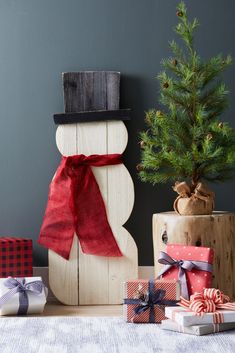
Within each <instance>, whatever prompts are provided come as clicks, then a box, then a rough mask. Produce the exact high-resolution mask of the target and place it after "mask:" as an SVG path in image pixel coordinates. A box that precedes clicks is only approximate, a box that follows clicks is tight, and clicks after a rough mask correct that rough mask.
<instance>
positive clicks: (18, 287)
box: [0, 277, 47, 315]
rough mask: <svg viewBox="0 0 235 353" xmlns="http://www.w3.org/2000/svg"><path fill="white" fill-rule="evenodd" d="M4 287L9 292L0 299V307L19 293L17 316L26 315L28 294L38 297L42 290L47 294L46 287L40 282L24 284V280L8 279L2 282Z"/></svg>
mask: <svg viewBox="0 0 235 353" xmlns="http://www.w3.org/2000/svg"><path fill="white" fill-rule="evenodd" d="M4 285H5V286H6V287H7V288H9V289H10V290H9V291H8V292H7V293H5V294H4V295H3V296H2V297H1V298H0V307H1V306H2V305H4V304H5V303H6V302H7V301H8V300H9V299H11V298H12V297H13V296H14V295H15V294H16V293H19V309H18V313H17V315H25V314H27V311H28V307H29V299H28V293H29V292H31V293H34V294H36V295H39V294H41V293H42V291H43V289H45V291H46V292H47V288H46V286H45V285H44V284H43V282H42V281H32V282H28V283H26V280H25V278H12V277H9V278H7V279H6V281H4Z"/></svg>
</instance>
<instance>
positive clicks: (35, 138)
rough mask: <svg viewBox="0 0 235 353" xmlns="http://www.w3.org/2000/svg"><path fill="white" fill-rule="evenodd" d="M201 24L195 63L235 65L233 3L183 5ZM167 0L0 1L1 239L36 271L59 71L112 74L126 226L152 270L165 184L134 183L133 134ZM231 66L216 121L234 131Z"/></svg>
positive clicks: (226, 203) (168, 11) (152, 101)
mask: <svg viewBox="0 0 235 353" xmlns="http://www.w3.org/2000/svg"><path fill="white" fill-rule="evenodd" d="M186 3H187V5H188V8H189V10H190V11H191V13H192V14H193V15H195V16H197V17H198V18H199V19H200V22H201V25H202V27H201V28H200V29H199V31H198V36H197V46H198V49H199V50H200V53H201V55H202V56H203V57H205V58H207V57H209V56H210V55H213V54H216V53H218V52H222V53H231V54H232V55H233V56H234V57H235V44H234V34H235V21H234V11H235V3H234V1H233V0H216V1H215V0H204V1H197V0H191V1H186ZM176 4H177V1H175V0H0V119H1V120H0V121H1V124H0V146H1V147H0V161H1V172H0V234H1V235H14V236H26V237H31V238H33V239H34V262H35V265H46V263H47V251H46V250H44V249H42V248H41V247H39V246H38V245H37V238H38V234H39V229H40V225H41V222H42V218H43V213H44V209H45V205H46V200H47V191H48V184H49V182H50V179H51V178H52V176H53V173H54V171H55V169H56V167H57V165H58V162H59V160H60V154H59V152H58V151H57V148H56V144H55V130H56V127H55V126H54V124H53V121H52V115H53V113H54V112H62V111H63V100H62V87H61V72H63V71H76V70H87V69H90V70H120V71H121V73H122V92H121V105H122V107H131V108H133V111H134V112H133V118H132V120H131V121H130V122H128V124H127V126H128V130H129V145H128V148H127V150H126V154H125V159H126V165H127V167H128V168H129V170H130V172H131V174H132V176H133V179H134V182H135V188H136V203H135V207H134V210H133V213H132V216H131V218H130V220H129V221H128V224H127V228H128V229H129V230H130V232H131V233H132V234H133V236H134V238H135V239H136V242H137V244H138V248H139V257H140V264H141V265H151V264H152V263H153V255H152V244H151V217H152V213H154V212H161V211H165V210H169V209H171V207H172V202H173V199H174V197H175V195H174V193H173V192H172V191H171V189H170V186H169V185H163V186H156V187H154V188H153V187H152V186H151V185H147V184H142V183H140V181H138V178H137V176H136V171H135V165H136V164H137V163H138V160H139V147H138V144H137V141H138V138H137V135H138V132H139V131H140V130H141V129H142V128H143V127H144V123H143V119H144V111H145V110H147V109H149V108H150V107H155V106H156V105H157V92H158V85H157V81H156V80H154V77H155V76H156V74H157V73H158V71H159V70H160V64H159V63H160V61H161V59H162V58H163V57H165V56H167V55H168V54H169V49H168V44H167V43H168V40H170V39H172V38H173V36H174V34H173V32H172V27H173V25H175V23H176V22H177V19H176V16H175V5H176ZM234 77H235V65H234V66H233V67H232V68H231V69H230V70H229V71H228V72H227V73H226V74H225V80H226V82H227V83H228V86H229V88H230V90H231V92H232V93H231V97H230V100H231V108H230V110H229V111H228V112H227V113H226V114H225V115H224V116H223V119H226V120H229V121H230V122H231V123H232V124H233V126H234V125H235V124H234V120H233V115H234V113H235V100H234V97H235V80H234ZM234 185H235V184H234V183H227V184H225V185H218V186H216V187H215V190H216V193H217V202H216V208H217V209H218V210H232V211H234V210H235V205H234V196H235V190H234Z"/></svg>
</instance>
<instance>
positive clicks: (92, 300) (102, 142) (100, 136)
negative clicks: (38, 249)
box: [77, 122, 109, 305]
mask: <svg viewBox="0 0 235 353" xmlns="http://www.w3.org/2000/svg"><path fill="white" fill-rule="evenodd" d="M106 134H107V123H106V122H99V123H98V122H95V123H82V124H77V146H78V153H79V154H81V153H82V154H85V155H87V156H89V155H91V154H106V153H107V138H106ZM92 171H93V173H94V175H95V178H96V181H97V183H98V185H99V188H100V192H101V194H102V197H103V200H104V203H105V204H107V197H108V194H107V167H92ZM108 265H109V264H108V258H107V257H103V256H94V255H85V254H83V253H82V251H81V248H80V247H79V288H80V290H79V304H80V305H88V304H107V303H108V296H109V293H108V287H109V284H108V281H109V275H108V273H109V272H108V271H109V267H108Z"/></svg>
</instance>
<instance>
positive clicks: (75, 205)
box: [38, 154, 122, 259]
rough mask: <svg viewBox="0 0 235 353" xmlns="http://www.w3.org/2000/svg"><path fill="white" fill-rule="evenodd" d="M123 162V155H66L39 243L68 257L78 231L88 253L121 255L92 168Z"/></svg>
mask: <svg viewBox="0 0 235 353" xmlns="http://www.w3.org/2000/svg"><path fill="white" fill-rule="evenodd" d="M120 163H122V160H121V155H120V154H105V155H91V156H84V155H83V154H80V155H75V156H69V157H63V158H62V160H61V163H60V165H59V167H58V169H57V171H56V174H55V177H54V178H53V180H52V182H51V184H50V188H49V196H48V203H47V208H46V212H45V216H44V220H43V224H42V227H41V231H40V236H39V240H38V243H39V244H41V245H43V246H45V247H47V248H49V249H51V250H53V251H55V252H56V253H58V254H59V255H61V256H62V257H64V258H65V259H68V258H69V254H70V250H71V246H72V242H73V237H74V233H76V234H77V236H78V239H79V242H80V245H81V248H82V251H83V252H84V253H85V254H91V255H99V256H122V253H121V251H120V249H119V247H118V244H117V242H116V239H115V237H114V235H113V232H112V230H111V227H110V225H109V223H108V219H107V215H106V210H105V204H104V201H103V198H102V195H101V193H100V189H99V186H98V184H97V181H96V179H95V176H94V174H93V172H92V169H91V167H102V166H107V165H115V164H120Z"/></svg>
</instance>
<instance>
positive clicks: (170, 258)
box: [123, 244, 235, 335]
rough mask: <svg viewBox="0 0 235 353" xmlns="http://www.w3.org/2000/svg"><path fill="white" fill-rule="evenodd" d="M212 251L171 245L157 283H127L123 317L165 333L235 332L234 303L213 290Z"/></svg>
mask: <svg viewBox="0 0 235 353" xmlns="http://www.w3.org/2000/svg"><path fill="white" fill-rule="evenodd" d="M213 256H214V254H213V250H212V249H210V248H205V247H197V246H185V245H179V244H168V245H167V246H166V252H160V254H159V260H158V261H159V262H160V263H161V264H162V270H161V272H160V274H159V277H158V278H157V279H155V280H150V281H148V280H141V279H139V280H130V281H127V282H125V283H124V306H123V308H124V317H125V319H126V321H127V322H130V323H161V325H160V327H161V328H162V329H163V330H170V331H177V332H182V333H188V334H193V335H205V334H209V333H215V332H219V331H225V330H231V329H235V303H231V302H230V299H229V298H228V297H227V296H226V295H225V294H223V293H222V292H221V291H220V290H219V289H213V288H210V287H211V279H212V263H213Z"/></svg>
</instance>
